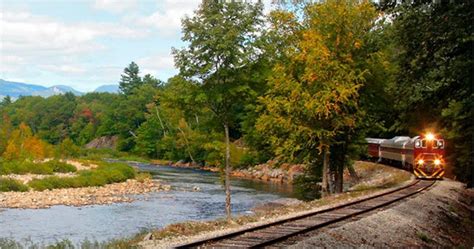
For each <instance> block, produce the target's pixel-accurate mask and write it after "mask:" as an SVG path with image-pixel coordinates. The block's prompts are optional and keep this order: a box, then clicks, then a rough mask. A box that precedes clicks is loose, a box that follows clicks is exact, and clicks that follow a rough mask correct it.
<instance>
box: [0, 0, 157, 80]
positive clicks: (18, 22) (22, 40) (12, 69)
mask: <svg viewBox="0 0 474 249" xmlns="http://www.w3.org/2000/svg"><path fill="white" fill-rule="evenodd" d="M146 35H148V33H147V32H146V31H143V30H141V29H132V28H130V27H128V26H124V25H122V24H120V23H105V22H98V23H92V22H76V23H64V22H60V21H58V20H55V19H52V18H49V17H45V16H40V15H33V14H31V13H30V12H27V11H16V12H14V11H11V10H6V9H2V11H0V75H1V76H2V77H5V76H8V75H12V76H13V77H15V75H18V74H21V75H25V74H29V75H33V74H36V75H38V74H39V73H54V74H60V75H63V76H67V75H71V74H76V75H77V74H79V73H85V72H86V70H85V69H84V67H83V66H81V65H80V63H79V62H80V61H81V60H82V58H84V56H85V55H88V54H94V53H97V52H99V51H101V50H105V49H107V47H106V45H105V44H102V43H100V42H99V40H98V39H99V38H102V37H103V38H125V39H135V38H141V37H144V36H146Z"/></svg>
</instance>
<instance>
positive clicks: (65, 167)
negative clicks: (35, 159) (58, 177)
mask: <svg viewBox="0 0 474 249" xmlns="http://www.w3.org/2000/svg"><path fill="white" fill-rule="evenodd" d="M43 164H45V165H47V166H48V167H50V168H51V169H52V170H53V172H57V173H68V172H76V171H77V169H76V167H74V166H73V165H71V164H67V163H64V162H61V161H59V160H51V161H48V162H45V163H43Z"/></svg>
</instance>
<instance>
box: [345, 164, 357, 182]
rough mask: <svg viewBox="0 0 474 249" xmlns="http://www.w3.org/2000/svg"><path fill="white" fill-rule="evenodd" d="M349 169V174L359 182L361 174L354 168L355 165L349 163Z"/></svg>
mask: <svg viewBox="0 0 474 249" xmlns="http://www.w3.org/2000/svg"><path fill="white" fill-rule="evenodd" d="M347 169H348V170H349V175H350V176H351V178H352V179H354V181H356V182H358V181H359V176H358V175H357V172H356V171H355V169H354V165H352V164H349V165H347Z"/></svg>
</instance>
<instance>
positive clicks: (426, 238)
mask: <svg viewBox="0 0 474 249" xmlns="http://www.w3.org/2000/svg"><path fill="white" fill-rule="evenodd" d="M416 236H418V238H420V239H421V240H422V241H424V242H426V243H430V242H431V239H430V237H428V235H426V234H425V233H423V232H416Z"/></svg>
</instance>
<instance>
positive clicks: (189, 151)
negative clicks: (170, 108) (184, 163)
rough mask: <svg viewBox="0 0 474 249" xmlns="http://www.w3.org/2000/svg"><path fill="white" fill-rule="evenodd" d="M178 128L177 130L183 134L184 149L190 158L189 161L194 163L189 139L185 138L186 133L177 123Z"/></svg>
mask: <svg viewBox="0 0 474 249" xmlns="http://www.w3.org/2000/svg"><path fill="white" fill-rule="evenodd" d="M178 130H179V132H181V135H182V136H183V139H184V142H185V143H186V149H187V151H188V155H189V158H191V161H192V162H193V163H196V161H194V157H193V155H192V154H191V147H190V146H189V141H188V139H187V138H186V133H184V131H183V129H181V128H180V127H179V125H178Z"/></svg>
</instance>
